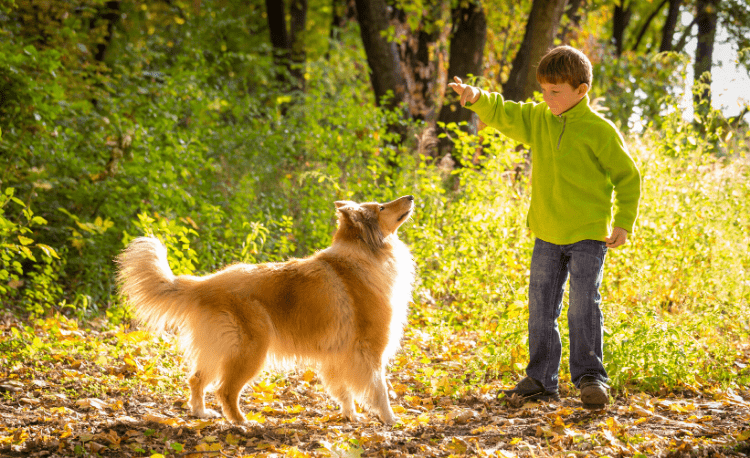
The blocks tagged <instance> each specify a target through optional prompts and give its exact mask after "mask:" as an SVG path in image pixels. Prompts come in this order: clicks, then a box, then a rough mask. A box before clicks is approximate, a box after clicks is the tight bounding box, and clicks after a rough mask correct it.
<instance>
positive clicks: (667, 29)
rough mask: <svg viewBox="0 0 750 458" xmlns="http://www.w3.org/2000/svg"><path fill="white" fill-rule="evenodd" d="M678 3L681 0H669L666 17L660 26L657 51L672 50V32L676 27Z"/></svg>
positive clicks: (678, 13)
mask: <svg viewBox="0 0 750 458" xmlns="http://www.w3.org/2000/svg"><path fill="white" fill-rule="evenodd" d="M680 5H682V0H669V10H668V12H667V19H666V21H665V22H664V27H663V28H662V34H661V45H660V46H659V52H666V51H671V50H672V40H673V39H674V32H675V30H676V28H677V19H679V16H680Z"/></svg>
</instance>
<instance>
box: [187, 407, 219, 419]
mask: <svg viewBox="0 0 750 458" xmlns="http://www.w3.org/2000/svg"><path fill="white" fill-rule="evenodd" d="M193 416H194V417H198V418H221V414H220V413H219V412H217V411H215V410H213V409H201V410H194V411H193Z"/></svg>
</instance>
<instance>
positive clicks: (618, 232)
mask: <svg viewBox="0 0 750 458" xmlns="http://www.w3.org/2000/svg"><path fill="white" fill-rule="evenodd" d="M604 241H605V242H606V243H607V248H617V247H618V246H620V245H622V244H624V243H625V242H627V241H628V231H626V230H625V229H623V228H621V227H616V228H614V229H612V234H611V235H610V236H609V237H607V238H605V239H604Z"/></svg>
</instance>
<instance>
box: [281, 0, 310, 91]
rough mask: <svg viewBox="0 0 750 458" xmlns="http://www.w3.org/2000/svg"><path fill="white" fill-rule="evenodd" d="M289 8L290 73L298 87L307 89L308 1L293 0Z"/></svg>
mask: <svg viewBox="0 0 750 458" xmlns="http://www.w3.org/2000/svg"><path fill="white" fill-rule="evenodd" d="M279 1H281V0H279ZM291 2H292V3H291V6H290V7H289V16H290V21H289V22H290V24H289V25H290V27H289V29H290V30H289V38H290V39H291V61H292V62H291V63H292V65H291V67H290V69H289V70H290V72H291V74H292V78H294V82H295V83H296V85H297V87H298V88H300V89H304V87H305V78H304V75H305V60H306V58H307V56H306V54H305V24H306V23H307V0H291Z"/></svg>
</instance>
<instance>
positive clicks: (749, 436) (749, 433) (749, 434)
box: [737, 429, 750, 441]
mask: <svg viewBox="0 0 750 458" xmlns="http://www.w3.org/2000/svg"><path fill="white" fill-rule="evenodd" d="M737 440H738V441H746V440H750V429H746V430H745V431H742V432H741V433H738V434H737Z"/></svg>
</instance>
